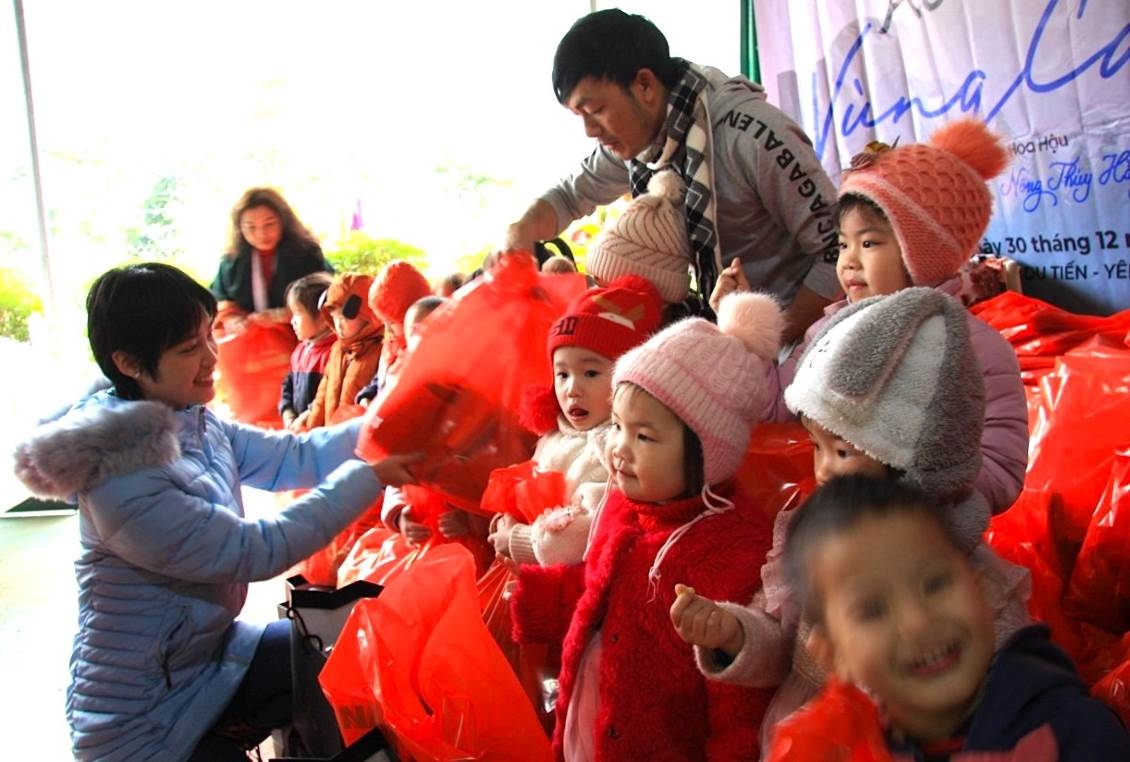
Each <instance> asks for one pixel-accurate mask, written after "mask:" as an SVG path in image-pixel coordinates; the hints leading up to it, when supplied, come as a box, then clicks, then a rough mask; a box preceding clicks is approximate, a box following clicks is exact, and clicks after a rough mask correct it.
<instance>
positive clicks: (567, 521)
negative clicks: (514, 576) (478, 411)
mask: <svg viewBox="0 0 1130 762" xmlns="http://www.w3.org/2000/svg"><path fill="white" fill-rule="evenodd" d="M661 308H662V302H661V300H660V297H659V294H658V293H657V292H656V290H655V287H654V286H652V284H651V283H650V282H649V281H647V280H645V279H644V278H641V277H639V276H636V275H626V276H623V277H620V278H617V279H615V280H613V281H612V282H610V283H609V284H608V286H607V287H606V288H596V289H590V290H588V291H585V292H584V293H582V294H581V295H580V296H579V297H577V298H576V299H575V300H574V301H573V303H572V304H571V305H569V308H568V310H567V311H566V313H565V315H563V316H562V317H561V318H560V319H559V320H558V321H557V322H556V323H554V325H553V328H552V329H550V332H549V339H548V342H547V345H548V350H549V355H550V360H551V361H552V363H553V375H554V383H553V388H552V389H549V388H548V387H545V388H542V389H538V390H532V391H533V392H536V393H529V394H527V396H526V403H527V407H526V410H524V411H523V423H525V424H526V425H527V426H528V427H529V428H531V429H532V430H534V431H535V433H539V434H541V435H542V437H541V439H540V440H539V441H538V445H537V449H536V450H535V451H534V457H533V460H534V462H535V464H536V466H537V468H538V469H539V470H541V471H560V472H561V473H563V474H565V483H566V484H565V492H566V496H567V497H568V498H570V500H571V502H570V504H569V505H566V506H560V507H557V508H554V509H551V510H549V511H546V512H545V513H543V514H542V515H541V516H539V517H538V518H537V519H536V520H535V521H534V522H533V524H521V523H518V522H516V521H515V520H514V519H513V518H511V517H510V516H508V515H505V514H499V515H498V516H497V517H496V518H495V520H494V522H493V526H492V533H491V535H490V540H491V542H492V543H493V544H494V547H495V551H496V552H497V553H498V554H500V555H502V556H504V557H506V558H510V559H513V560H514V561H517V562H518V563H538V564H542V565H543V566H550V565H552V564H576V563H580V562H581V560H582V558H583V556H584V552H585V545H586V543H587V541H588V536H589V523H590V520H591V516H592V512H593V510H594V509H595V508H596V506H597V505H598V504H599V503H600V501H601V499H602V498H603V497H604V490H605V486H606V482H607V480H608V469H607V468H606V466H605V464H604V447H605V443H606V441H607V439H608V433H609V431H610V428H611V422H610V420H609V416H610V414H611V411H612V365H613V363H615V362H616V360H617V359H618V358H619V357H620V355H622V354H624V352H626V351H628V350H629V349H631V348H632V347H634V346H636V345H637V344H641V343H643V341H644V340H645V339H647V337H648V336H650V335H651V334H652V332H654V331H655V330H656V329H657V328H658V327H659V316H660V309H661Z"/></svg>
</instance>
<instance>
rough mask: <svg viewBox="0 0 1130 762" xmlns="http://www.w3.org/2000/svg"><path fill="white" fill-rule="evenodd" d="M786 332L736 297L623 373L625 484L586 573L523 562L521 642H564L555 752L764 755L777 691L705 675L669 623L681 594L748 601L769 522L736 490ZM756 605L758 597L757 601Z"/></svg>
mask: <svg viewBox="0 0 1130 762" xmlns="http://www.w3.org/2000/svg"><path fill="white" fill-rule="evenodd" d="M782 327H783V319H782V316H781V312H780V310H779V308H778V307H777V305H776V303H775V302H774V301H773V300H772V299H771V298H769V297H767V296H764V295H760V294H742V295H737V296H734V297H731V298H730V299H727V300H726V301H724V302H723V304H722V305H721V310H720V314H719V320H718V325H714V324H713V323H710V322H708V321H706V320H703V319H700V318H689V319H686V320H682V321H679V322H678V323H675V324H673V325H671V326H669V327H668V328H666V329H665V330H663V331H660V332H659V333H658V334H656V335H655V336H653V337H652V338H651V339H649V340H648V341H647V342H646V343H644V344H643V345H642V346H639V347H637V348H635V349H633V350H631V351H629V352H628V353H627V354H625V355H624V356H623V357H621V358H620V360H619V361H618V362H617V364H616V367H615V369H614V371H613V379H612V381H613V387H614V392H613V402H612V421H613V432H612V434H611V437H610V440H609V446H608V451H607V454H608V459H609V468H610V471H611V473H612V487H611V488H610V490H609V493H608V496H607V497H606V499H605V502H604V504H603V506H602V508H601V509H600V511H599V512H598V515H597V517H596V518H594V520H593V524H592V539H591V542H590V544H589V549H588V551H587V553H586V556H585V562H584V565H583V566H581V565H573V566H565V565H558V566H552V567H541V566H533V565H525V566H522V567H521V571H520V574H519V579H518V584H517V587H516V589H515V591H514V596H513V600H512V612H513V615H514V620H515V632H516V635H517V636H518V638H519V640H524V639H531V640H534V641H543V642H552V641H553V639H554V638H555V637H557V638H560V637H561V633H562V632H564V631H566V629H567V634H566V635H565V641H564V649H563V655H562V670H561V679H560V694H559V696H558V700H557V724H556V731H555V736H554V744H555V747H556V749H557V750H558V753H559V754H560V755H563V756H564V758H565V759H570V760H592V759H602V760H638V759H704V758H708V759H723V758H725V759H753V758H756V756H757V753H758V742H757V727H758V726H759V725H760V721H761V716H762V714H763V712H764V709H765V706H766V704H767V702H768V698H769V695H770V692H769V691H766V690H759V689H749V688H743V687H739V686H734V685H726V684H723V683H720V682H717V681H710V680H707V679H705V678H704V677H703V676H702V675H701V674H700V673H699V672H698V670H697V669H696V668H695V663H694V658H693V656H692V655H691V653H690V652H689V650H688V649H687V648H686V646H685V644H684V643H683V642H682V641H681V640H680V639H679V638H678V636H677V635H676V634H675V632H674V630H673V629H672V628H671V626H670V622H669V621H668V615H667V610H668V609H669V608H670V606H671V604H672V603H673V602H674V598H675V590H674V583H675V582H678V581H683V582H686V583H689V584H691V585H694V586H695V587H696V588H697V589H699V590H701V591H702V592H703V593H704V594H706V595H709V596H713V597H721V598H722V599H731V600H732V599H733V598H734V596H738V599H739V600H743V599H744V600H748V596H752V595H753V593H754V592H756V590H757V589H758V588H759V587H760V580H758V578H757V574H756V572H755V571H754V569H755V568H756V565H759V564H760V563H761V561H762V560H763V558H764V554H765V551H766V550H767V549H768V547H769V542H770V532H769V520H768V518H767V517H766V515H765V514H764V512H763V511H761V510H760V509H759V507H758V506H755V505H753V504H752V503H751V502H750V501H749V500H748V499H747V498H746V497H745V496H744V495H743V494H741V492H740V491H739V490H737V489H736V488H735V487H734V484H733V482H732V477H733V476H734V473H735V472H736V470H737V468H738V465H739V463H740V462H741V459H742V456H743V455H744V453H745V450H746V447H747V445H748V442H749V436H750V429H751V427H752V425H753V423H754V422H755V421H756V419H757V415H758V413H759V411H760V410H761V408H762V406H763V405H764V403H765V399H764V393H765V389H764V387H763V386H761V385H759V384H751V383H749V379H750V378H756V377H758V376H759V372H760V370H759V369H760V367H761V366H762V365H764V364H767V363H769V362H771V361H772V358H773V357H774V356H775V355H776V352H777V349H778V344H779V341H780V334H781V330H782ZM743 596H745V597H743Z"/></svg>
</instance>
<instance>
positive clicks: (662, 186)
mask: <svg viewBox="0 0 1130 762" xmlns="http://www.w3.org/2000/svg"><path fill="white" fill-rule="evenodd" d="M685 195H686V187H685V186H684V185H683V180H682V178H680V177H679V175H678V174H677V173H676V172H674V171H666V172H657V173H656V174H655V175H654V176H653V177H652V178H651V180H650V181H649V182H648V184H647V193H645V194H643V195H641V196H636V198H634V199H633V200H632V203H631V205H630V206H629V207H628V208H627V209H626V210H625V211H624V214H623V215H621V216H620V218H619V219H618V220H616V222H615V223H614V224H613V225H612V227H610V228H608V229H607V230H605V231H604V232H603V233H601V234H600V236H599V237H598V238H597V240H596V242H595V243H594V244H593V247H592V248H591V249H590V250H589V253H588V258H587V260H586V264H585V267H586V268H587V270H588V272H589V273H590V274H591V275H593V276H594V277H597V278H599V279H600V280H601V281H603V282H605V283H607V282H608V281H611V280H612V279H614V278H616V277H617V276H620V275H625V274H627V273H635V274H636V275H641V276H643V277H644V278H647V279H648V280H649V281H651V282H652V284H654V285H655V288H656V289H657V290H658V291H659V295H660V296H661V297H663V300H664V301H665V302H667V303H668V304H674V303H676V302H681V301H683V300H684V299H686V298H687V294H688V293H689V291H690V266H691V259H692V258H691V244H690V239H689V238H688V237H687V223H686V220H685V218H684V215H685V212H684V210H683V198H684V196H685Z"/></svg>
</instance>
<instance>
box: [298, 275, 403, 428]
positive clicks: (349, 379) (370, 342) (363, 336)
mask: <svg viewBox="0 0 1130 762" xmlns="http://www.w3.org/2000/svg"><path fill="white" fill-rule="evenodd" d="M372 283H373V278H372V277H371V276H369V275H360V274H358V273H342V274H340V275H337V276H334V279H333V283H331V284H330V287H329V288H328V289H327V290H326V293H325V294H324V296H323V300H322V306H321V313H322V316H323V317H324V318H325V319H326V321H327V322H329V323H331V324H332V325H333V327H334V333H335V334H337V341H335V342H334V345H333V349H332V350H331V351H330V359H329V361H328V362H327V363H326V370H325V374H324V375H323V376H322V381H321V383H320V384H318V394H317V395H316V396H315V398H314V402H313V404H312V405H310V410H309V413H310V415H309V417H308V418H307V419H306V428H307V429H313V428H317V427H318V426H325V425H326V424H329V423H336V422H337V421H338V419H340V418H347V417H350V411H351V410H353V409H354V408H356V412H357V413H359V412H360V408H359V407H356V403H355V401H354V400H355V398H356V396H357V393H358V392H359V391H361V389H362V387H364V386H365V384H367V383H368V382H369V380H370V379H372V378H373V376H374V375H375V374H376V372H377V366H378V364H379V363H380V359H381V343H382V338H383V335H384V329H383V327H382V325H381V322H380V320H378V319H377V316H376V315H374V314H373V311H372V309H371V308H370V307H369V304H368V301H367V300H368V296H369V287H370V286H371V285H372Z"/></svg>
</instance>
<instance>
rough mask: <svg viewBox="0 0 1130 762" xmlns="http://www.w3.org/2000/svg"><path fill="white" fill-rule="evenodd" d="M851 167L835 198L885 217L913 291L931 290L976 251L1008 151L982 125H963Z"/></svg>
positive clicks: (858, 159)
mask: <svg viewBox="0 0 1130 762" xmlns="http://www.w3.org/2000/svg"><path fill="white" fill-rule="evenodd" d="M851 164H852V166H851V169H849V170H847V171H845V172H844V176H843V181H842V183H841V185H840V197H841V198H842V197H844V196H846V195H856V196H862V197H864V198H866V199H868V200H870V201H872V202H874V203H875V204H876V205H877V206H878V207H879V208H880V209H882V210H883V214H885V215H886V217H887V220H888V221H889V222H890V223H891V227H892V228H894V233H895V238H896V239H897V240H898V244H899V248H900V249H902V259H903V262H904V263H905V264H906V269H907V271H908V272H909V273H910V278H911V280H912V281H913V282H914V285H916V286H936V285H937V284H939V283H941V282H942V281H944V280H945V279H946V278H949V277H951V276H953V275H956V274H957V272H958V270H959V269H960V268H961V266H962V265H963V264H965V262H966V261H968V260H969V258H970V257H971V256H973V253H974V251H975V250H976V249H977V245H978V243H980V241H981V236H982V235H984V233H985V229H986V228H987V227H988V225H989V217H990V215H991V214H992V211H993V197H992V195H991V194H990V193H989V189H988V187H986V185H985V183H986V181H988V180H991V179H992V178H994V177H996V176H997V175H999V174H1000V173H1001V172H1003V171H1004V168H1005V167H1006V166H1008V150H1007V149H1006V148H1005V146H1004V143H1003V141H1002V140H1001V138H1000V137H999V136H997V135H995V134H994V133H992V132H991V131H990V130H989V128H988V127H986V126H985V124H984V123H983V122H981V121H979V120H977V119H972V118H966V119H960V120H958V121H955V122H951V123H950V124H947V125H946V126H944V127H942V128H941V129H939V130H938V131H937V132H935V133H934V135H933V136H932V137H931V138H930V141H929V142H928V143H917V144H912V145H905V146H899V147H897V148H889V149H887V148H885V147H884V149H880V150H879V151H865V152H863V153H860V154H857V155H856V156H855V157H853V158H852V162H851Z"/></svg>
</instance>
